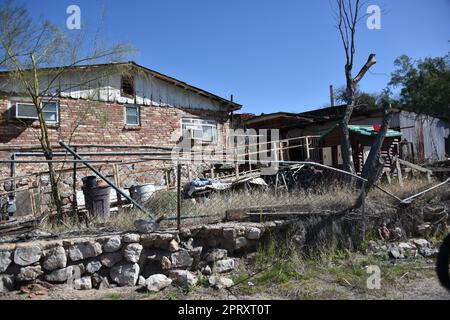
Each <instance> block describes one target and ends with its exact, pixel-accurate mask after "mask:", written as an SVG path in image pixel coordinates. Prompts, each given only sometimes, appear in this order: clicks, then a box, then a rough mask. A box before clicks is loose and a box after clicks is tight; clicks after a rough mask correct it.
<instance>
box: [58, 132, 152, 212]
mask: <svg viewBox="0 0 450 320" xmlns="http://www.w3.org/2000/svg"><path fill="white" fill-rule="evenodd" d="M59 145H60V146H61V147H63V148H64V149H66V150H67V151H68V152H69V153H70V154H71V155H73V156H74V157H75V158H77V159H78V160H81V161H82V163H83V164H84V165H85V166H86V167H87V168H89V169H90V170H91V171H92V172H94V173H95V174H96V175H97V176H98V177H99V178H101V179H102V180H103V181H105V182H106V183H107V184H108V185H110V186H111V188H113V189H114V190H116V191H117V192H118V193H120V194H121V195H122V196H123V197H124V198H125V199H127V200H128V201H130V202H131V203H132V204H133V205H134V206H135V207H137V208H138V209H139V210H141V211H142V212H144V213H145V214H148V215H149V216H150V218H151V219H153V217H152V215H151V214H150V213H148V212H147V210H145V209H144V208H143V207H142V206H141V205H140V204H139V203H137V202H136V201H134V200H133V199H131V197H130V196H128V195H127V194H126V193H125V192H123V191H122V190H120V188H118V187H117V186H116V185H115V184H114V183H112V182H111V181H109V179H107V178H106V177H105V176H104V175H103V174H101V173H100V171H98V170H97V169H95V168H94V167H93V166H91V165H90V164H89V162H87V161H86V160H84V159H83V158H82V157H80V156H79V155H78V154H77V153H76V152H75V151H74V150H72V148H70V147H69V146H68V145H67V144H66V143H65V142H64V141H62V140H59Z"/></svg>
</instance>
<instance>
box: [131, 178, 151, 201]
mask: <svg viewBox="0 0 450 320" xmlns="http://www.w3.org/2000/svg"><path fill="white" fill-rule="evenodd" d="M129 190H130V196H131V198H132V199H133V200H134V201H136V202H137V203H139V204H141V205H143V204H145V203H147V202H148V201H149V200H150V199H151V197H152V195H153V193H155V191H156V188H155V185H154V184H151V183H148V184H143V185H138V186H132V187H131V188H130V189H129Z"/></svg>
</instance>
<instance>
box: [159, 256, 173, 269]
mask: <svg viewBox="0 0 450 320" xmlns="http://www.w3.org/2000/svg"><path fill="white" fill-rule="evenodd" d="M171 268H172V262H171V261H170V259H169V258H167V257H166V256H163V257H162V258H161V269H162V270H170V269H171Z"/></svg>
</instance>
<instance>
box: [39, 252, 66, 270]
mask: <svg viewBox="0 0 450 320" xmlns="http://www.w3.org/2000/svg"><path fill="white" fill-rule="evenodd" d="M44 256H45V258H44V262H43V264H42V266H43V267H44V269H45V270H48V271H52V270H55V269H60V268H65V267H66V266H67V256H66V250H64V248H63V247H56V248H53V249H50V250H48V251H45V252H44Z"/></svg>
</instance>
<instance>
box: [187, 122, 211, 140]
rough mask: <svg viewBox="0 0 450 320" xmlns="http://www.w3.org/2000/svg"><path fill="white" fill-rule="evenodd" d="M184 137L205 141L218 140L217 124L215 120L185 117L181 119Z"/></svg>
mask: <svg viewBox="0 0 450 320" xmlns="http://www.w3.org/2000/svg"><path fill="white" fill-rule="evenodd" d="M181 130H182V133H183V137H185V136H186V135H187V136H188V137H189V138H190V139H193V140H199V141H203V142H216V141H217V124H216V122H215V121H213V120H202V119H192V118H184V119H182V120H181Z"/></svg>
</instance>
